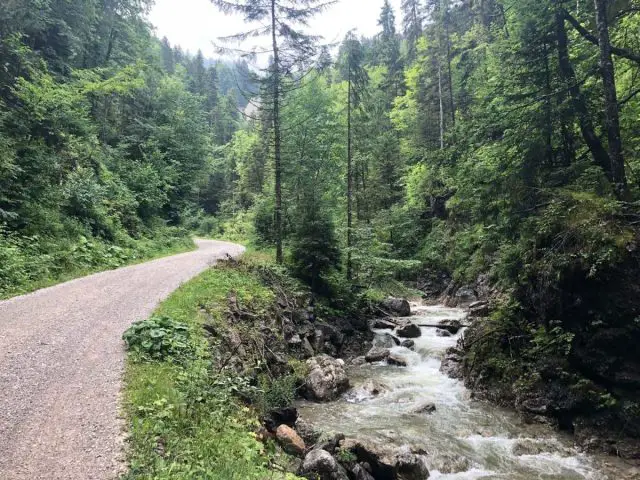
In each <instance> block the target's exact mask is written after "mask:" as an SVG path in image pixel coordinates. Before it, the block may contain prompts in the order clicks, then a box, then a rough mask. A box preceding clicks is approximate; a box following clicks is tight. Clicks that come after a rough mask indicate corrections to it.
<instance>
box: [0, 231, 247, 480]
mask: <svg viewBox="0 0 640 480" xmlns="http://www.w3.org/2000/svg"><path fill="white" fill-rule="evenodd" d="M197 243H198V246H199V250H197V251H195V252H189V253H183V254H181V255H176V256H173V257H168V258H163V259H160V260H155V261H152V262H149V263H144V264H141V265H135V266H132V267H126V268H122V269H119V270H113V271H109V272H103V273H99V274H96V275H91V276H89V277H85V278H81V279H78V280H73V281H71V282H68V283H64V284H61V285H57V286H55V287H51V288H47V289H44V290H39V291H37V292H34V293H32V294H29V295H24V296H21V297H16V298H13V299H10V300H7V301H4V302H0V479H2V480H22V479H25V480H26V479H29V480H35V479H47V480H54V479H55V480H57V479H73V480H89V479H100V480H102V479H112V478H114V476H115V475H116V472H117V471H118V469H119V468H120V467H121V461H122V459H121V455H120V453H121V438H122V422H121V421H120V420H118V412H119V411H118V396H119V391H120V385H121V376H122V372H123V367H124V358H125V357H124V349H123V344H122V341H121V336H122V333H123V332H124V330H125V329H126V328H127V326H128V325H129V324H130V323H131V322H133V321H135V320H140V319H143V318H146V317H148V316H149V314H150V313H151V312H152V311H153V309H154V308H155V307H156V305H157V304H158V302H159V301H160V300H162V299H164V298H165V297H167V296H168V295H169V294H170V293H171V292H172V291H174V290H175V289H176V288H177V287H178V286H180V284H181V283H183V282H185V281H186V280H189V279H190V278H192V277H194V276H195V275H196V274H198V273H199V272H201V271H202V270H204V269H205V268H206V267H207V266H208V265H209V264H211V263H212V262H214V261H215V260H216V259H217V258H220V257H223V256H224V255H226V254H227V253H228V254H231V255H238V254H240V253H241V252H242V251H243V248H242V247H241V246H239V245H234V244H231V243H224V242H214V241H209V240H198V241H197Z"/></svg>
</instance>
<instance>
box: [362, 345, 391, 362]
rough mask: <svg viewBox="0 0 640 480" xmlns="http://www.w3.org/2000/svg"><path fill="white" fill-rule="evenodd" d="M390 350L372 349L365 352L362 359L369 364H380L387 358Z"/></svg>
mask: <svg viewBox="0 0 640 480" xmlns="http://www.w3.org/2000/svg"><path fill="white" fill-rule="evenodd" d="M390 353H391V352H390V350H389V349H388V348H382V347H373V348H372V349H371V350H369V351H368V352H367V354H366V355H365V356H364V359H365V360H366V361H367V362H369V363H373V362H381V361H382V360H386V359H387V358H389V354H390Z"/></svg>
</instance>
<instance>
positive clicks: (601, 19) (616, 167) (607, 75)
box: [594, 0, 627, 197]
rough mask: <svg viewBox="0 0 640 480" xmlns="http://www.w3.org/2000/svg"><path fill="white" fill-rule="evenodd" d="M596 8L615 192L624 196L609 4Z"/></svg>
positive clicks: (599, 3) (602, 2)
mask: <svg viewBox="0 0 640 480" xmlns="http://www.w3.org/2000/svg"><path fill="white" fill-rule="evenodd" d="M594 4H595V9H596V25H597V27H598V43H599V46H600V71H601V75H602V85H603V87H604V101H605V109H604V113H605V128H606V130H607V139H608V140H609V158H610V161H611V176H612V181H613V186H614V189H615V191H616V193H617V195H618V196H619V197H624V196H625V194H626V190H627V178H626V175H625V171H624V156H623V154H622V139H621V136H620V114H619V111H618V95H617V93H616V77H615V69H614V66H613V58H612V57H611V41H610V38H609V25H608V20H607V1H606V0H594Z"/></svg>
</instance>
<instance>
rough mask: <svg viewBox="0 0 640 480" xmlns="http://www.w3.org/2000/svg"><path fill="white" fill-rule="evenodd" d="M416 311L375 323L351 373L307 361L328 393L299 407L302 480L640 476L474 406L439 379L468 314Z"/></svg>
mask: <svg viewBox="0 0 640 480" xmlns="http://www.w3.org/2000/svg"><path fill="white" fill-rule="evenodd" d="M412 310H413V316H412V317H411V318H410V319H395V320H394V319H390V320H385V321H376V322H374V323H372V326H373V327H374V328H373V330H374V333H375V338H374V340H373V342H372V344H371V345H370V346H369V347H368V353H367V355H366V356H365V357H359V358H357V359H355V360H354V361H352V362H350V363H349V364H348V365H345V364H344V362H342V361H341V360H337V359H332V358H331V357H326V356H324V357H322V358H319V359H318V358H316V359H313V360H310V363H312V364H313V365H311V368H312V372H314V371H315V373H312V375H313V376H314V378H315V379H316V380H317V382H318V383H323V384H324V386H323V387H320V386H316V387H314V388H313V390H314V391H315V393H314V394H313V395H311V396H309V398H313V400H307V401H302V402H300V403H299V404H298V405H297V406H296V407H297V409H298V414H299V415H300V419H298V420H297V421H295V420H294V422H293V425H294V426H295V428H296V430H297V432H298V434H299V435H300V437H301V438H302V439H304V440H303V441H304V442H305V444H306V447H305V449H304V452H301V456H304V461H303V462H302V463H301V465H300V469H299V473H301V474H306V475H308V476H309V478H315V477H313V475H317V476H319V478H321V479H339V480H341V479H356V480H370V479H374V480H375V479H395V478H397V479H405V480H414V479H415V480H419V479H426V478H436V479H451V480H453V479H509V480H530V479H545V480H552V479H553V480H556V479H557V480H574V479H575V480H580V479H593V480H596V479H597V480H601V479H610V480H614V479H616V480H617V479H631V478H640V472H638V471H637V470H634V469H633V468H632V467H629V466H628V465H625V464H623V463H618V462H617V460H616V459H614V458H611V457H599V456H590V455H586V454H584V453H581V452H580V451H579V450H577V449H576V448H575V447H574V446H573V443H572V441H571V439H570V438H569V437H565V436H563V435H562V434H560V433H558V432H556V431H555V430H553V429H552V428H551V427H549V426H546V425H529V424H525V423H524V422H523V421H522V420H521V418H520V417H519V416H518V415H517V414H515V413H513V412H511V411H508V410H505V409H501V408H498V407H495V406H492V405H490V404H488V403H484V402H478V401H474V400H472V398H471V394H470V392H469V391H468V390H467V389H466V388H465V387H464V385H463V384H462V382H460V381H459V380H456V379H453V378H451V377H450V376H449V375H447V374H445V373H443V371H442V370H446V369H447V368H451V367H455V362H451V361H449V362H447V361H446V356H447V351H449V355H451V348H452V347H455V345H456V343H457V342H458V339H459V338H460V336H461V335H462V334H463V332H464V326H465V322H466V317H467V311H466V310H462V309H453V308H446V307H441V306H422V305H413V306H412ZM385 322H387V323H385ZM418 325H424V326H422V327H419V326H418ZM416 328H417V332H416ZM407 337H411V338H407ZM443 359H444V360H445V362H444V364H443ZM347 377H348V380H346V378H347ZM318 392H320V393H321V394H320V395H318V394H317V393H318ZM320 397H323V398H320ZM318 400H323V401H318Z"/></svg>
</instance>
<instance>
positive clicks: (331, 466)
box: [300, 449, 349, 480]
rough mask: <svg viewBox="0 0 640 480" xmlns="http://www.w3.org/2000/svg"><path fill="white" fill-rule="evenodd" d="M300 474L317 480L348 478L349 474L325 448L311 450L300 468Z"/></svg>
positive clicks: (344, 479)
mask: <svg viewBox="0 0 640 480" xmlns="http://www.w3.org/2000/svg"><path fill="white" fill-rule="evenodd" d="M300 474H301V475H304V476H305V477H306V478H309V479H317V480H349V475H347V471H346V470H345V469H344V467H343V466H342V465H340V464H339V463H338V461H337V460H336V459H335V458H333V456H332V455H331V454H330V453H329V452H327V451H326V450H322V449H317V450H311V451H310V452H309V453H308V454H307V455H306V457H304V461H303V462H302V467H301V469H300Z"/></svg>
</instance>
